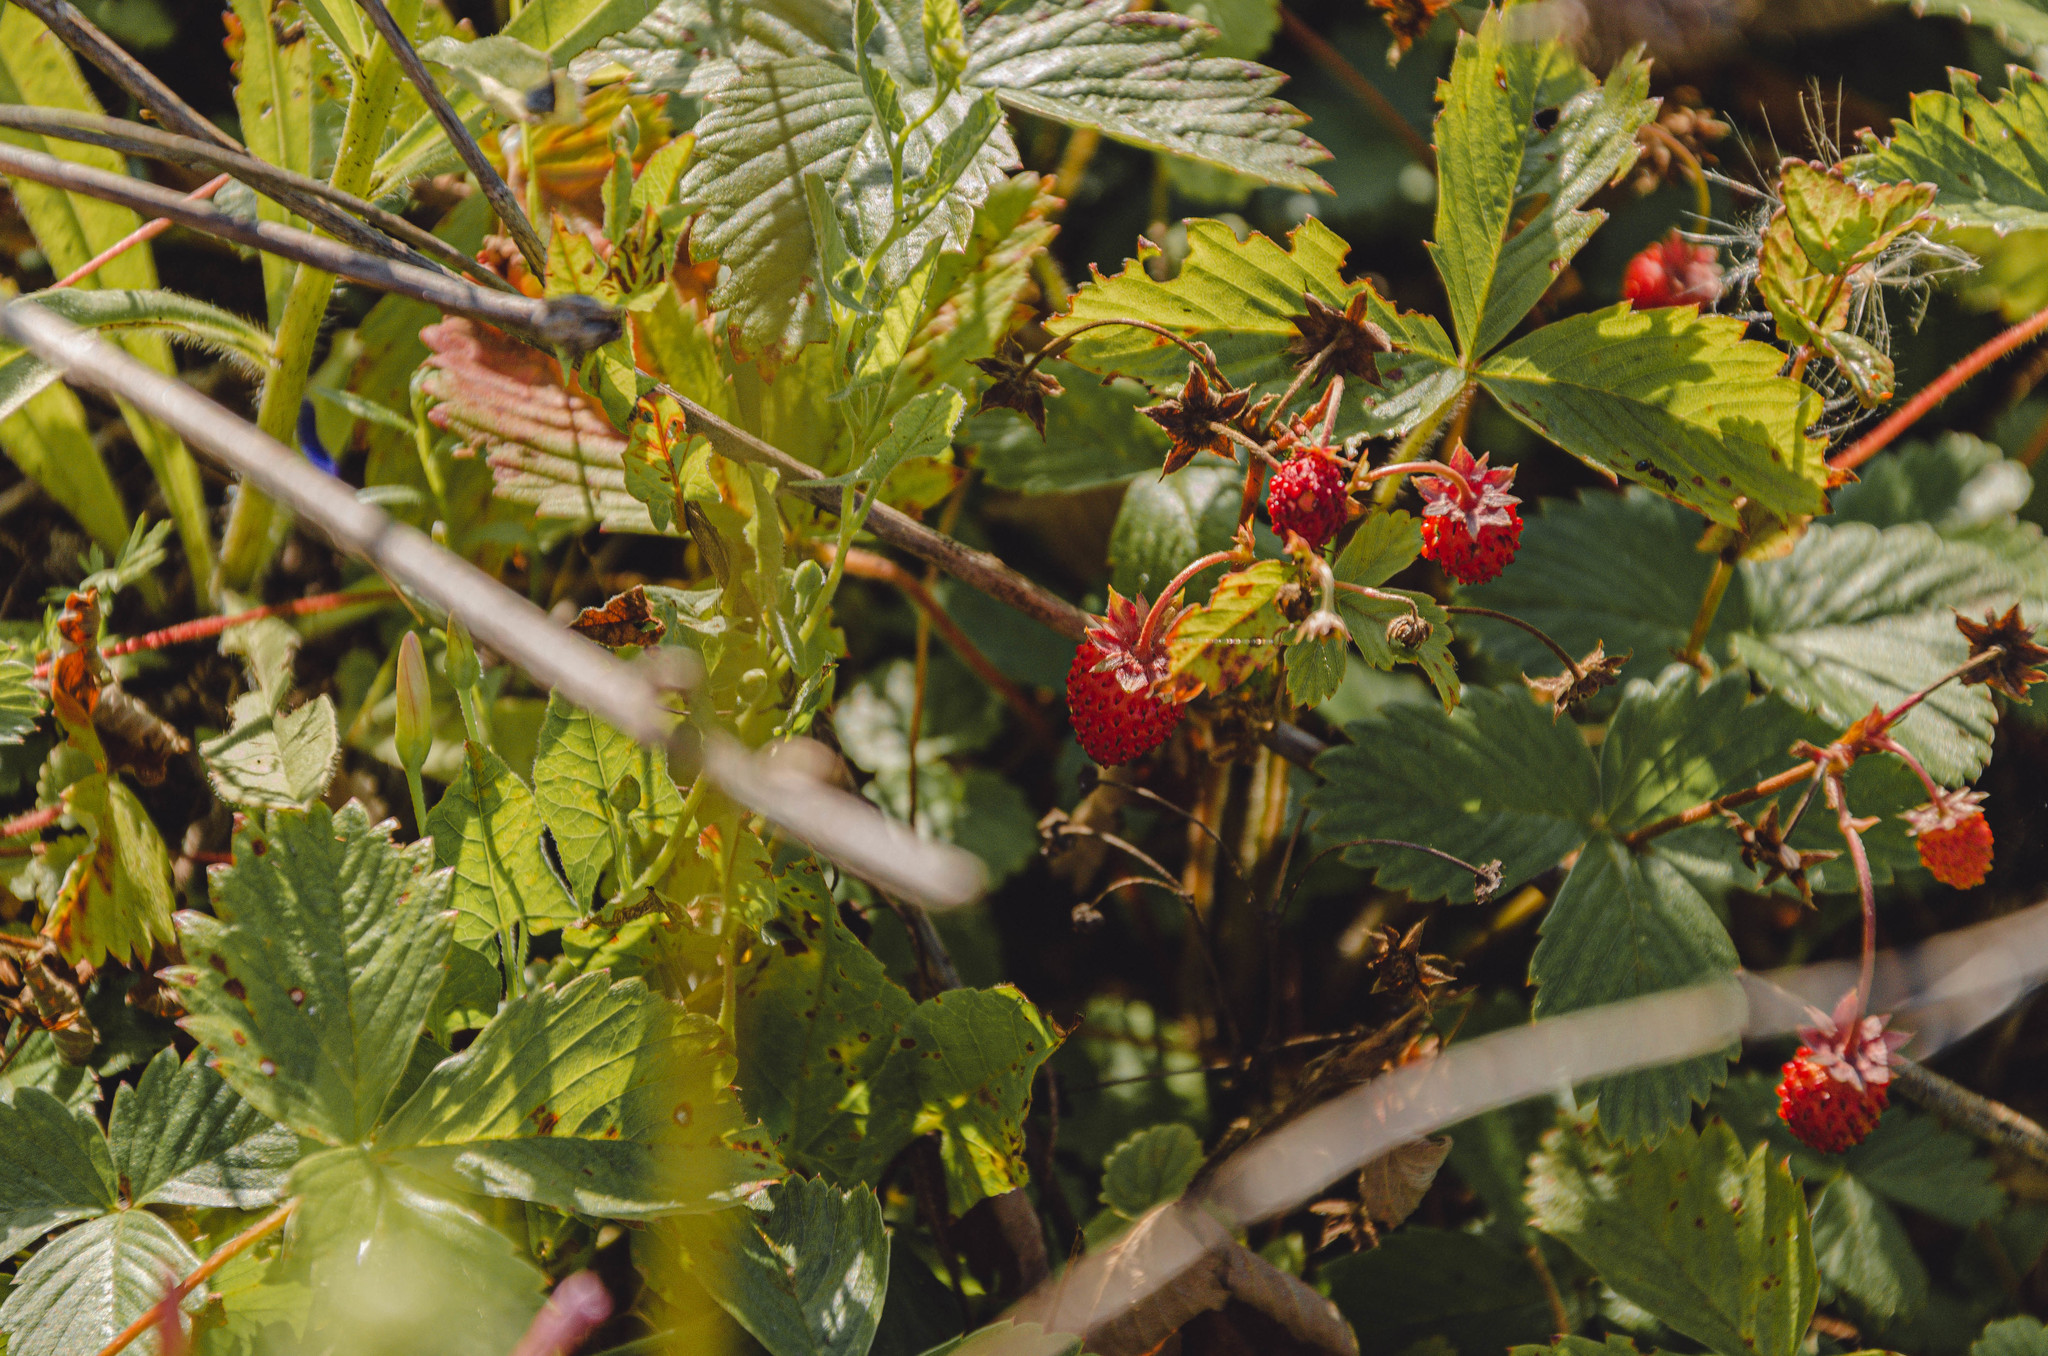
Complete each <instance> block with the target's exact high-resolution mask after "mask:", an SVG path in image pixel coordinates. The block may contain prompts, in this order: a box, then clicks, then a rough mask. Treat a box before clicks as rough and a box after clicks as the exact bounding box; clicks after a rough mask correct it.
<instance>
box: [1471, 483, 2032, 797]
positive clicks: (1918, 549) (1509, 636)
mask: <svg viewBox="0 0 2048 1356" xmlns="http://www.w3.org/2000/svg"><path fill="white" fill-rule="evenodd" d="M1697 527H1698V523H1697V520H1694V519H1689V518H1687V517H1686V516H1685V515H1683V514H1681V513H1679V512H1678V511H1677V510H1676V509H1675V508H1673V507H1671V506H1670V505H1668V504H1663V503H1660V502H1659V501H1658V500H1656V499H1654V498H1652V497H1651V496H1649V495H1647V494H1645V493H1642V492H1641V491H1631V492H1630V493H1629V494H1628V495H1627V496H1626V497H1625V498H1620V499H1617V498H1615V497H1613V496H1608V495H1591V496H1588V497H1586V498H1585V499H1583V500H1581V501H1580V502H1578V503H1576V504H1571V503H1564V502H1560V501H1555V500H1552V501H1546V502H1545V504H1544V505H1543V506H1542V508H1541V510H1540V511H1539V512H1537V513H1535V514H1532V515H1531V517H1530V519H1529V522H1528V526H1527V527H1526V529H1525V530H1524V532H1523V537H1522V550H1521V553H1520V555H1519V557H1518V559H1517V561H1516V564H1515V568H1514V569H1512V570H1509V571H1507V572H1506V573H1504V574H1503V575H1502V576H1501V578H1500V579H1498V580H1496V581H1495V582H1494V583H1492V584H1489V585H1486V586H1485V587H1483V588H1480V589H1476V590H1472V591H1470V592H1469V593H1468V594H1467V595H1466V596H1468V597H1469V598H1470V599H1471V600H1472V601H1473V602H1476V603H1481V604H1484V605H1485V606H1487V607H1492V608H1497V609H1499V610H1501V611H1503V612H1511V613H1513V614H1514V615H1516V616H1518V617H1523V618H1526V619H1527V620H1528V621H1530V622H1532V623H1534V624H1535V625H1537V626H1540V627H1542V628H1543V629H1544V630H1545V631H1547V632H1548V633H1549V634H1550V635H1551V636H1553V637H1554V638H1555V639H1556V640H1557V642H1558V643H1559V644H1561V645H1563V646H1564V647H1565V648H1566V649H1567V650H1572V651H1573V652H1575V653H1584V652H1585V651H1586V650H1588V649H1590V648H1592V645H1593V643H1594V642H1595V641H1596V640H1604V641H1605V642H1606V644H1607V647H1608V649H1609V650H1610V651H1611V652H1620V651H1622V650H1633V651H1634V653H1635V660H1634V663H1635V665H1638V666H1639V665H1641V664H1643V663H1644V662H1645V661H1647V662H1648V663H1650V664H1652V665H1657V666H1661V665H1662V664H1664V663H1665V662H1666V661H1667V660H1668V658H1669V657H1670V656H1671V655H1673V654H1674V653H1675V652H1676V651H1677V650H1679V649H1682V648H1683V647H1684V645H1685V641H1686V633H1687V631H1688V630H1689V629H1690V627H1691V624H1692V618H1693V616H1694V614H1695V613H1696V612H1697V611H1698V609H1699V601H1700V598H1701V597H1702V595H1703V594H1704V592H1705V588H1706V581H1707V577H1708V575H1709V574H1710V572H1711V570H1712V567H1713V566H1712V560H1711V558H1710V557H1707V556H1703V555H1694V554H1689V553H1686V552H1676V551H1670V550H1665V549H1662V548H1663V547H1664V545H1665V544H1666V543H1669V542H1671V541H1674V540H1677V541H1683V540H1687V539H1689V538H1690V537H1692V535H1693V534H1694V531H1695V529H1696V528H1697ZM1995 540H1996V541H1997V542H1998V545H1997V547H1996V548H1995V549H1993V548H1991V547H1987V546H1986V545H1984V544H1983V543H1982V542H1981V541H1977V540H1965V541H1944V540H1943V539H1942V538H1941V536H1940V535H1938V534H1937V533H1936V532H1935V531H1934V530H1933V529H1932V528H1930V527H1928V526H1926V525H1924V524H1920V523H1910V524H1902V525H1899V526H1895V527H1887V528H1884V529H1882V530H1879V529H1876V528H1873V527H1870V526H1868V525H1865V524H1863V523H1855V522H1849V523H1844V524H1842V525H1840V526H1821V525H1816V526H1814V527H1811V528H1809V529H1808V530H1807V532H1806V534H1805V535H1804V536H1803V537H1801V538H1800V540H1799V542H1798V544H1797V545H1796V546H1795V547H1794V548H1793V550H1792V552H1791V554H1790V555H1788V556H1785V557H1783V558H1780V559H1777V560H1761V561H1743V562H1741V563H1740V564H1738V565H1737V566H1736V571H1735V579H1734V581H1733V582H1732V583H1731V584H1730V586H1729V588H1728V592H1727V596H1726V597H1725V598H1724V599H1723V600H1722V603H1721V607H1720V609H1719V611H1718V613H1717V614H1716V616H1715V620H1714V624H1713V627H1712V629H1711V630H1710V631H1709V632H1708V635H1707V644H1706V652H1707V654H1708V656H1709V657H1711V658H1712V659H1714V660H1715V661H1716V662H1717V663H1721V664H1731V663H1732V664H1740V665H1743V666H1744V667H1746V668H1748V669H1749V670H1750V671H1751V672H1752V673H1753V674H1754V675H1755V676H1756V678H1757V680H1758V681H1759V682H1760V683H1761V684H1763V685H1764V686H1766V687H1768V688H1769V689H1770V690H1771V691H1773V692H1775V693H1776V694H1777V695H1779V696H1780V697H1782V698H1784V699H1785V700H1786V701H1787V702H1789V703H1791V704H1792V705H1793V706H1795V707H1798V708H1800V709H1801V710H1805V711H1808V712H1810V713H1812V714H1813V715H1814V716H1816V717H1817V718H1818V719H1819V720H1820V721H1821V722H1823V723H1824V724H1825V725H1826V726H1828V727H1830V728H1831V729H1832V730H1835V731H1839V730H1841V729H1843V728H1845V727H1846V726H1847V725H1848V724H1849V723H1850V722H1851V721H1854V720H1857V719H1859V718H1861V717H1862V716H1865V715H1868V714H1869V713H1870V709H1871V707H1872V706H1874V705H1876V704H1879V703H1882V704H1884V705H1885V706H1886V707H1888V708H1889V707H1891V706H1894V705H1896V704H1898V703H1899V702H1900V701H1902V700H1904V699H1905V698H1906V697H1907V696H1909V695H1910V694H1912V693H1913V692H1915V691H1917V690H1919V689H1920V688H1922V687H1925V686H1927V685H1928V684H1930V683H1933V682H1936V681H1937V680H1939V679H1940V678H1941V677H1942V676H1943V675H1944V674H1946V673H1947V672H1948V671H1949V670H1950V669H1952V668H1954V667H1955V666H1956V665H1957V664H1959V663H1961V662H1962V661H1963V659H1964V658H1965V657H1966V655H1967V653H1968V647H1967V646H1966V645H1965V644H1964V643H1963V640H1962V637H1961V636H1960V635H1958V634H1957V632H1956V629H1955V617H1954V611H1961V612H1963V613H1965V614H1967V615H1972V616H1977V615H1981V614H1982V613H1983V612H1984V610H1985V609H1986V608H1991V607H1996V608H1997V609H1998V610H2000V611H2003V610H2004V609H2005V608H2006V607H2008V606H2010V605H2011V604H2012V603H2014V602H2021V603H2023V604H2024V606H2025V610H2026V611H2027V612H2028V613H2034V612H2037V611H2043V610H2048V548H2044V547H2043V546H2042V545H2041V543H2040V539H2039V538H2038V536H2036V535H2034V534H2032V533H2027V532H2017V531H2015V532H2005V531H2001V532H2000V533H1998V534H1997V535H1996V537H1995ZM1466 631H1467V634H1469V635H1471V636H1473V637H1474V638H1475V639H1477V640H1478V641H1479V642H1480V644H1481V645H1482V646H1483V647H1484V648H1485V649H1487V650H1488V651H1490V652H1492V653H1495V654H1498V655H1499V656H1500V657H1501V658H1503V659H1504V660H1506V661H1507V662H1509V663H1512V664H1517V665H1521V666H1524V667H1529V668H1532V669H1533V668H1534V667H1535V666H1537V665H1547V664H1550V663H1552V662H1553V661H1552V660H1551V659H1549V658H1546V657H1544V656H1545V655H1546V654H1547V652H1546V651H1542V650H1540V649H1538V648H1537V646H1536V644H1535V642H1534V641H1532V640H1530V639H1528V638H1527V637H1526V636H1524V635H1522V633H1520V632H1510V630H1509V628H1507V627H1505V626H1499V625H1496V624H1493V623H1489V622H1487V621H1486V620H1485V619H1484V618H1473V619H1472V621H1471V624H1470V625H1468V627H1467V628H1466ZM1638 671H1639V670H1638ZM1993 714H1994V708H1993V706H1992V703H1991V698H1990V696H1989V695H1988V693H1987V692H1986V690H1985V689H1983V688H1981V687H1962V686H1960V685H1957V684H1950V685H1949V686H1947V687H1945V688H1943V689H1941V690H1940V691H1938V692H1936V693H1935V694H1934V695H1933V696H1932V697H1930V698H1929V699H1928V700H1927V701H1925V702H1923V703H1922V704H1921V705H1920V706H1919V707H1917V708H1915V709H1914V710H1913V711H1912V712H1910V713H1908V714H1907V716H1906V717H1905V719H1904V720H1902V721H1901V722H1900V723H1899V725H1898V727H1897V730H1896V733H1897V735H1898V738H1899V741H1900V742H1901V743H1902V744H1904V745H1906V747H1907V748H1909V749H1911V750H1912V751H1913V753H1914V754H1915V756H1917V757H1918V758H1920V759H1921V760H1922V762H1924V763H1925V764H1926V766H1927V770H1928V771H1929V772H1930V773H1931V774H1932V775H1933V776H1934V777H1935V778H1936V779H1937V780H1939V781H1943V782H1946V783H1948V784H1949V785H1960V784H1962V783H1964V782H1968V781H1970V780H1972V779H1974V778H1975V776H1976V774H1977V773H1978V772H1979V771H1981V770H1982V768H1983V766H1984V763H1985V760H1986V759H1987V758H1988V757H1989V756H1990V736H1991V727H1992V719H1993ZM1823 733H1824V732H1823ZM1807 737H1808V738H1813V737H1814V736H1813V735H1812V734H1809V735H1807Z"/></svg>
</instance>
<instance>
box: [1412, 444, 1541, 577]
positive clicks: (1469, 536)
mask: <svg viewBox="0 0 2048 1356" xmlns="http://www.w3.org/2000/svg"><path fill="white" fill-rule="evenodd" d="M1445 462H1446V464H1448V465H1449V466H1450V468H1451V469H1452V470H1454V471H1456V472H1457V473H1458V474H1459V475H1461V476H1463V477H1464V478H1465V480H1464V484H1462V485H1461V484H1459V483H1458V482H1457V481H1456V480H1453V479H1451V478H1450V477H1448V476H1417V477H1416V478H1415V488H1416V489H1417V490H1419V491H1421V492H1422V499H1423V504H1424V507H1423V510H1422V554H1423V558H1424V559H1427V560H1433V561H1435V562H1436V563H1437V564H1439V565H1441V566H1443V569H1444V573H1446V574H1448V575H1450V576H1451V578H1453V579H1455V580H1457V581H1458V582H1459V583H1461V584H1484V583H1485V582H1486V581H1487V580H1489V579H1492V578H1494V577H1495V576H1496V575H1498V574H1499V573H1500V572H1501V571H1502V570H1504V569H1506V568H1507V565H1508V562H1509V561H1511V560H1513V559H1514V558H1515V551H1516V549H1517V548H1519V547H1520V546H1521V544H1522V515H1521V513H1520V512H1519V511H1518V510H1517V509H1516V508H1515V505H1517V504H1519V503H1521V502H1522V501H1521V500H1520V499H1518V498H1516V497H1515V496H1514V495H1512V494H1509V493H1508V487H1509V486H1510V485H1513V484H1514V483H1515V468H1514V467H1512V466H1494V467H1489V466H1488V465H1487V464H1486V458H1485V457H1480V458H1478V459H1476V460H1475V459H1474V458H1473V456H1472V454H1471V453H1470V452H1467V451H1466V450H1465V445H1464V444H1463V443H1459V444H1458V446H1457V447H1456V448H1454V449H1452V451H1451V455H1450V456H1449V457H1447V458H1445Z"/></svg>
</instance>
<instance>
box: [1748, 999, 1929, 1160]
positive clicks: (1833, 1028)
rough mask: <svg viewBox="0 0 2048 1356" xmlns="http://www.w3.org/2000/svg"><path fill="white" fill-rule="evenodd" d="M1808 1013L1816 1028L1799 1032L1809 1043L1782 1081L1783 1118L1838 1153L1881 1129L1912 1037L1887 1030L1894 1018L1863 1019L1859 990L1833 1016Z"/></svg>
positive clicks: (1806, 1139)
mask: <svg viewBox="0 0 2048 1356" xmlns="http://www.w3.org/2000/svg"><path fill="white" fill-rule="evenodd" d="M1807 1011H1808V1014H1809V1015H1810V1016H1811V1017H1812V1018H1813V1025H1812V1026H1805V1027H1801V1028H1800V1029H1799V1039H1800V1040H1802V1041H1804V1042H1806V1043H1805V1044H1804V1045H1802V1046H1800V1047H1799V1053H1797V1054H1795V1055H1794V1056H1792V1058H1791V1059H1790V1060H1789V1061H1788V1062H1787V1063H1786V1065H1785V1076H1784V1078H1783V1079H1782V1080H1781V1081H1780V1082H1779V1083H1778V1116H1779V1118H1780V1119H1781V1120H1783V1121H1784V1122H1785V1124H1786V1125H1787V1126H1789V1127H1790V1128H1791V1130H1792V1133H1793V1134H1795V1135H1797V1136H1798V1137H1799V1139H1800V1142H1801V1143H1803V1144H1806V1145H1808V1146H1810V1147H1812V1148H1815V1149H1818V1150H1820V1151H1821V1152H1822V1153H1826V1154H1838V1153H1842V1152H1844V1151H1845V1150H1848V1149H1850V1148H1853V1147H1854V1146H1855V1145H1858V1144H1861V1143H1862V1142H1863V1137H1864V1136H1865V1135H1868V1134H1869V1133H1870V1132H1871V1131H1872V1130H1874V1129H1876V1128H1877V1118H1878V1117H1879V1116H1881V1115H1882V1114H1884V1108H1885V1103H1886V1101H1887V1100H1888V1098H1889V1095H1890V1094H1889V1089H1890V1085H1891V1080H1892V1070H1891V1062H1892V1055H1893V1053H1894V1052H1896V1051H1897V1050H1898V1048H1899V1047H1900V1046H1902V1045H1904V1044H1905V1043H1906V1040H1907V1037H1906V1035H1905V1033H1903V1032H1899V1031H1886V1030H1885V1029H1884V1028H1885V1023H1886V1022H1888V1021H1890V1020H1891V1019H1890V1018H1889V1017H1874V1016H1864V1015H1861V1000H1860V996H1859V995H1858V993H1857V992H1856V990H1854V989H1851V990H1850V991H1849V992H1848V993H1846V994H1844V995H1842V1001H1841V1002H1840V1003H1837V1004H1836V1005H1835V1011H1834V1015H1833V1016H1824V1015H1822V1014H1821V1013H1819V1012H1816V1011H1814V1010H1813V1009H1811V1008H1809V1009H1808V1010H1807Z"/></svg>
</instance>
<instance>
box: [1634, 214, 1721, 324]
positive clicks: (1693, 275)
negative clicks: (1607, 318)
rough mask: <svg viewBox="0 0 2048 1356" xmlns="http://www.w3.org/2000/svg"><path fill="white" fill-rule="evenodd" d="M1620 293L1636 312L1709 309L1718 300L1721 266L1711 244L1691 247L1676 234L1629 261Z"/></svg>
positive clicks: (1674, 232) (1691, 245)
mask: <svg viewBox="0 0 2048 1356" xmlns="http://www.w3.org/2000/svg"><path fill="white" fill-rule="evenodd" d="M1621 294H1622V295H1623V296H1625V297H1627V298H1628V299H1629V300H1630V301H1632V302H1634V303H1635V305H1636V309H1637V310H1639V311H1645V310H1649V309H1650V308H1651V307H1655V306H1711V305H1713V304H1714V303H1715V302H1716V301H1718V300H1720V297H1721V265H1720V264H1719V263H1718V262H1717V261H1716V259H1715V256H1714V247H1713V246H1712V245H1694V244H1690V243H1688V242H1687V241H1686V239H1685V238H1684V237H1683V236H1681V235H1679V233H1678V232H1677V231H1675V230H1674V231H1672V232H1671V234H1670V235H1668V236H1666V237H1664V239H1662V240H1660V241H1658V242H1657V243H1656V244H1654V245H1651V246H1650V247H1649V248H1648V249H1645V250H1644V251H1643V252H1642V253H1640V254H1638V255H1636V257H1635V258H1633V259H1631V260H1629V261H1628V271H1627V272H1626V273H1624V274H1623V275H1622V279H1621Z"/></svg>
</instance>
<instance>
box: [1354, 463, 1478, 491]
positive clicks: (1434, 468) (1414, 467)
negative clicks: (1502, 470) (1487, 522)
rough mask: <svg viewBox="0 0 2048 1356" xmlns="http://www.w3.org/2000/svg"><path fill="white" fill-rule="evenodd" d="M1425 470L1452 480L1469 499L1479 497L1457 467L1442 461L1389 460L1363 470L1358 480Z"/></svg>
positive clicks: (1362, 483)
mask: <svg viewBox="0 0 2048 1356" xmlns="http://www.w3.org/2000/svg"><path fill="white" fill-rule="evenodd" d="M1424 472H1426V473H1428V474H1430V475H1435V476H1442V477H1443V478H1444V479H1445V480H1448V481H1450V482H1451V483H1452V484H1454V485H1456V486H1457V487H1458V492H1459V493H1460V494H1462V495H1464V496H1465V497H1466V498H1467V499H1472V498H1476V497H1477V496H1475V495H1474V494H1473V492H1472V482H1471V481H1469V480H1467V479H1465V477H1464V476H1463V475H1462V474H1460V473H1459V472H1458V470H1457V469H1456V468H1455V467H1452V466H1449V465H1446V464H1445V463H1443V462H1440V461H1396V462H1389V463H1388V464H1387V465H1385V466H1376V467H1374V468H1373V469H1372V470H1370V471H1364V472H1361V473H1360V475H1359V477H1358V482H1359V484H1361V485H1370V484H1371V483H1372V482H1373V481H1375V480H1390V479H1392V478H1393V477H1395V476H1405V475H1414V474H1418V473H1424Z"/></svg>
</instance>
